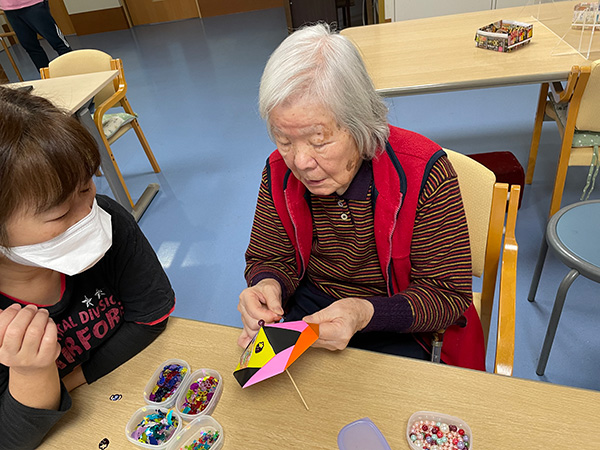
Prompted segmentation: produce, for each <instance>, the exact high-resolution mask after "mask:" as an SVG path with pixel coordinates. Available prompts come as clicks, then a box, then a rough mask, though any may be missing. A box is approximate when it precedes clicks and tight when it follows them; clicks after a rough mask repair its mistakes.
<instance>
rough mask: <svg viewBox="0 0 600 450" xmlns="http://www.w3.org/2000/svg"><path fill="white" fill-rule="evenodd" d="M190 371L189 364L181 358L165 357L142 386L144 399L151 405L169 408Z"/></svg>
mask: <svg viewBox="0 0 600 450" xmlns="http://www.w3.org/2000/svg"><path fill="white" fill-rule="evenodd" d="M190 372H191V368H190V365H189V364H188V363H187V362H185V361H184V360H182V359H176V358H173V359H167V360H166V361H165V362H163V363H162V364H160V365H159V366H158V367H157V368H156V370H155V371H154V373H153V374H152V376H151V377H150V379H149V380H148V383H147V384H146V387H145V388H144V400H145V401H146V403H148V404H149V405H152V406H157V407H161V408H171V407H173V405H174V404H175V400H176V398H177V394H178V392H179V389H180V387H181V386H182V385H183V384H184V383H185V381H186V380H187V378H188V377H189V375H190Z"/></svg>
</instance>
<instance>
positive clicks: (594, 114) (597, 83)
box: [575, 60, 600, 131]
mask: <svg viewBox="0 0 600 450" xmlns="http://www.w3.org/2000/svg"><path fill="white" fill-rule="evenodd" d="M578 83H579V82H578ZM583 88H584V89H585V90H584V91H583V93H582V94H581V103H580V105H579V112H578V113H577V119H576V122H575V127H576V128H577V129H578V130H582V131H600V121H599V120H598V117H600V60H597V61H594V62H593V63H592V65H591V67H590V77H589V79H588V80H587V84H585V85H584V86H583Z"/></svg>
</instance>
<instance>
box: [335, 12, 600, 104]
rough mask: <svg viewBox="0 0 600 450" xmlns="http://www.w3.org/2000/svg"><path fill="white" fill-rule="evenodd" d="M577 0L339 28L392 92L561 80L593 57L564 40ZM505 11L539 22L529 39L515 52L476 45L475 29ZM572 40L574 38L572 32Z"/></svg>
mask: <svg viewBox="0 0 600 450" xmlns="http://www.w3.org/2000/svg"><path fill="white" fill-rule="evenodd" d="M575 3H577V2H572V1H568V2H557V3H549V4H543V5H541V8H540V10H539V11H538V8H537V7H535V8H534V7H531V6H530V7H517V8H505V9H498V10H488V11H481V12H474V13H466V14H456V15H450V16H440V17H432V18H426V19H417V20H407V21H401V22H394V23H384V24H377V25H370V26H364V27H353V28H346V29H345V30H343V31H342V32H341V33H342V34H343V35H345V36H346V37H348V38H349V39H350V40H352V42H354V43H355V45H356V46H357V47H358V48H359V50H360V52H361V54H362V56H363V59H364V61H365V64H366V66H367V70H368V71H369V74H370V75H371V78H372V79H373V82H374V84H375V88H376V89H377V90H378V91H379V92H380V93H381V94H382V95H384V96H387V97H392V96H400V95H411V94H424V93H433V92H443V91H452V90H460V89H473V88H487V87H495V86H506V85H516V84H527V83H544V82H550V81H562V80H566V79H567V77H568V74H569V71H570V70H571V67H572V66H573V65H576V64H577V65H583V64H587V63H588V61H587V60H586V59H585V58H584V57H583V56H581V54H579V53H577V52H576V51H575V50H574V48H573V47H572V46H571V45H569V44H568V43H567V42H562V43H560V41H561V39H560V38H561V37H562V36H563V35H564V33H565V32H566V31H567V30H568V29H570V28H569V27H570V21H571V18H572V15H573V5H574V4H575ZM531 14H535V15H536V16H537V17H539V18H540V20H541V21H538V20H536V19H534V18H533V17H532V15H531ZM501 19H503V20H518V21H524V22H528V23H533V39H532V40H531V42H530V43H529V44H528V45H525V46H524V47H523V48H520V49H517V50H515V51H513V52H510V53H499V52H494V51H491V50H485V49H481V48H477V47H476V46H475V41H474V38H475V32H476V31H477V29H478V28H480V27H482V26H484V25H487V24H489V23H491V22H495V21H498V20H501ZM569 36H571V35H569ZM585 36H589V34H587V33H586V34H585ZM596 40H598V41H600V37H598V36H597V37H596ZM568 41H569V42H571V44H573V38H571V39H568ZM559 43H560V44H559ZM586 50H587V47H586Z"/></svg>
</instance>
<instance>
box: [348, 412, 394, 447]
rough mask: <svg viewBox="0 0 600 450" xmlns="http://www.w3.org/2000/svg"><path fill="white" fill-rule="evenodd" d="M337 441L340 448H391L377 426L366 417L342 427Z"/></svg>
mask: <svg viewBox="0 0 600 450" xmlns="http://www.w3.org/2000/svg"><path fill="white" fill-rule="evenodd" d="M337 442H338V447H339V449H340V450H365V449H369V450H391V449H390V446H389V444H388V443H387V441H386V440H385V437H383V434H382V433H381V431H379V428H377V426H376V425H375V424H374V423H373V421H372V420H371V419H369V418H368V417H365V418H364V419H359V420H356V421H354V422H352V423H349V424H348V425H346V426H345V427H344V428H342V429H341V430H340V432H339V434H338V438H337Z"/></svg>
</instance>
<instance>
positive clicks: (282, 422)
mask: <svg viewBox="0 0 600 450" xmlns="http://www.w3.org/2000/svg"><path fill="white" fill-rule="evenodd" d="M239 333H240V330H239V329H237V328H231V327H226V326H221V325H214V324H208V323H203V322H196V321H191V320H186V319H178V318H171V319H170V322H169V325H168V327H167V330H166V331H165V332H164V333H163V334H162V335H161V336H160V337H159V338H158V339H157V340H156V341H155V342H154V343H153V344H152V345H151V346H150V347H148V348H147V349H146V350H144V351H143V352H142V353H140V354H139V355H137V356H136V357H135V358H133V359H132V360H130V361H128V362H127V363H125V364H124V365H123V366H121V367H119V368H118V369H116V370H115V371H114V372H112V373H110V374H109V375H107V376H105V377H104V378H102V379H100V380H99V381H97V382H95V383H93V384H92V385H85V386H81V387H79V388H77V389H76V390H75V391H74V392H72V397H73V407H72V408H71V410H70V411H69V412H68V413H67V414H66V416H65V417H64V418H63V419H62V420H61V421H60V422H59V423H58V424H57V425H56V426H55V427H54V428H53V429H52V431H51V432H50V434H49V435H48V436H47V438H46V440H45V441H44V443H43V444H42V447H41V448H43V449H57V450H59V449H60V450H64V449H65V448H73V449H97V448H98V444H99V443H100V441H102V440H103V439H105V438H106V439H108V441H109V446H108V447H106V448H107V449H108V450H115V449H125V448H135V446H134V445H133V444H131V443H129V442H128V441H127V439H126V437H125V432H124V428H125V424H126V423H127V421H128V420H129V418H130V416H131V415H132V414H133V413H134V412H135V411H136V410H137V409H138V408H139V407H140V406H143V404H144V400H143V391H144V387H145V385H146V383H147V382H148V380H149V379H150V377H151V376H152V373H153V372H154V370H155V369H156V368H157V367H158V366H159V365H160V363H162V362H163V361H165V360H167V359H171V358H179V359H183V360H185V361H187V362H188V363H189V364H190V365H191V368H192V370H197V369H200V368H209V369H215V370H217V371H219V373H220V374H221V376H222V377H223V383H224V390H223V395H222V397H221V399H220V402H219V403H218V405H217V407H216V409H215V411H214V412H213V414H212V416H213V417H214V418H215V419H216V420H217V421H218V422H219V423H220V424H221V425H222V426H223V429H224V435H225V447H224V448H226V449H232V450H237V449H240V450H254V449H278V450H281V449H330V450H331V449H336V448H337V441H336V440H337V435H338V432H339V431H340V429H341V428H342V427H343V426H344V425H346V424H348V423H350V422H353V421H355V420H357V419H360V418H363V417H369V418H370V419H371V420H373V422H374V423H375V424H376V425H377V426H378V427H379V429H380V430H381V432H382V433H383V434H384V436H385V437H386V439H387V441H388V442H389V444H390V447H391V448H392V449H393V450H401V449H402V450H404V449H409V446H408V443H407V441H406V437H405V433H406V425H407V421H408V419H409V417H410V416H411V414H413V413H414V412H416V411H420V410H425V411H436V412H440V413H445V414H449V415H452V416H455V417H459V418H461V419H463V420H465V421H466V422H467V423H468V424H469V425H470V427H471V429H472V432H473V448H474V449H476V450H481V449H498V450H499V449H506V448H511V449H527V450H532V449H539V450H542V449H543V450H546V449H548V448H558V446H559V445H562V444H559V443H564V444H565V446H566V447H565V448H590V446H589V445H588V444H589V443H590V439H593V437H592V436H591V435H589V433H587V432H584V431H583V430H584V428H583V424H584V423H594V421H595V420H596V419H598V418H599V417H600V392H596V391H587V390H582V389H574V388H569V387H563V386H557V385H552V384H548V383H543V382H534V381H529V380H523V379H517V378H508V377H503V376H500V375H493V374H489V373H483V372H477V371H472V370H466V369H459V368H455V367H449V366H445V365H439V364H433V363H430V362H425V361H416V360H411V359H407V358H400V357H394V356H388V355H383V354H378V353H371V352H367V351H363V350H356V349H346V350H344V351H342V352H330V351H327V350H322V349H314V348H310V349H308V350H307V351H306V353H305V354H303V355H302V356H300V358H299V359H298V360H297V361H296V362H294V364H293V365H292V366H291V367H290V369H289V371H290V372H291V374H292V375H293V377H294V379H295V381H296V384H297V385H298V388H299V389H300V391H301V392H302V394H303V396H304V398H305V400H306V402H307V403H308V406H309V408H310V410H308V411H307V410H306V409H305V408H304V406H303V404H302V402H301V400H300V398H299V397H298V395H297V393H296V392H295V390H294V388H293V386H292V384H291V382H290V380H289V378H288V377H287V376H286V375H285V374H282V375H278V376H276V377H274V378H270V379H267V380H265V381H262V382H261V383H258V384H256V385H253V386H251V387H249V388H247V389H242V388H241V387H240V386H239V385H238V383H237V381H236V380H235V379H234V377H233V375H232V373H233V371H234V369H235V367H236V364H237V363H238V361H239V357H240V355H241V353H242V349H240V348H239V347H237V345H236V341H237V337H238V335H239ZM113 394H121V395H122V398H121V399H120V400H118V401H111V400H110V397H111V395H113Z"/></svg>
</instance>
